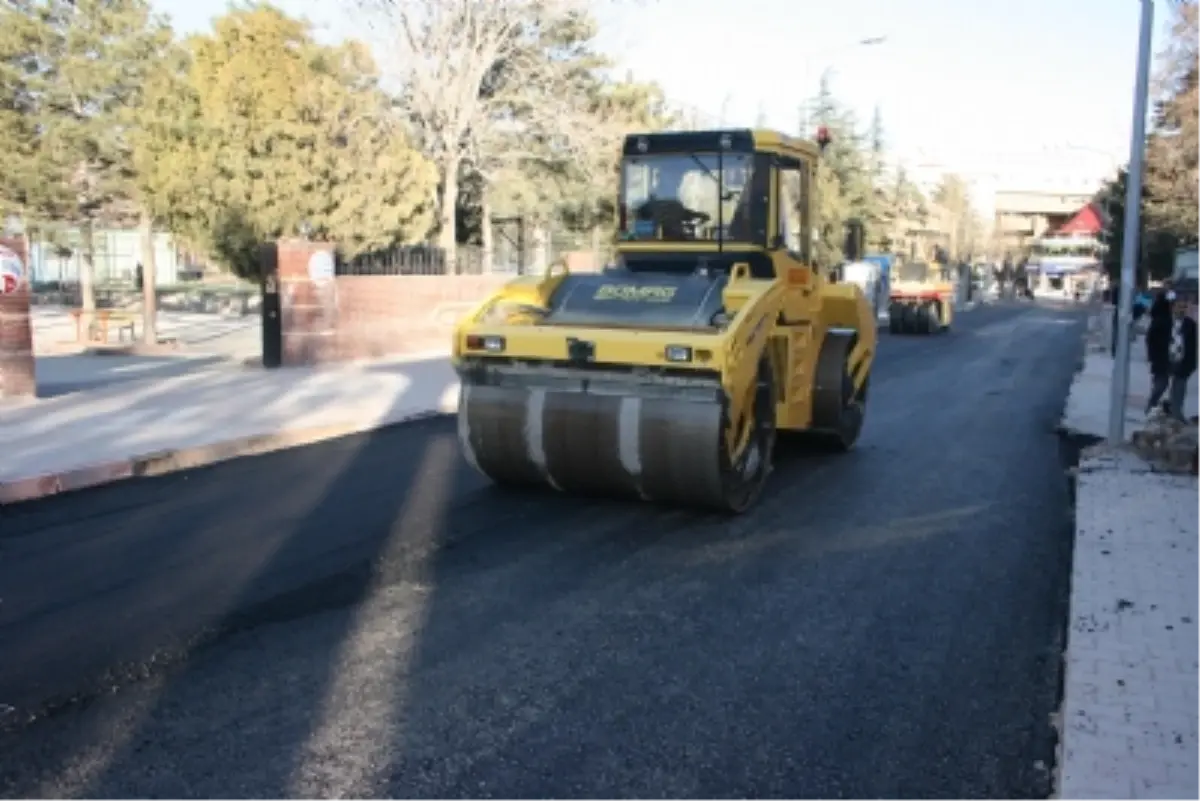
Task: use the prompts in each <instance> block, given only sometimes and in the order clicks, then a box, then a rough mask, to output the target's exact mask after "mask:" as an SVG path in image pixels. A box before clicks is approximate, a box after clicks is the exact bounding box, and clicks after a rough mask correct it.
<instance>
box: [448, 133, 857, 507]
mask: <svg viewBox="0 0 1200 801" xmlns="http://www.w3.org/2000/svg"><path fill="white" fill-rule="evenodd" d="M654 137H658V138H659V140H660V141H663V142H666V145H665V146H666V147H667V148H668V150H667V152H675V151H672V150H670V148H675V147H678V148H684V149H683V150H682V151H680V152H683V153H684V154H685V155H684V157H683V161H684V162H685V163H686V164H687V165H689V166H690V165H691V164H693V162H694V163H697V164H700V166H701V167H703V166H704V165H703V164H702V163H700V162H698V161H695V160H694V159H693V158H692V157H691V156H689V155H686V154H687V153H689V152H691V149H692V148H699V149H701V150H703V148H704V146H703V145H700V144H697V140H696V137H709V138H710V139H711V142H717V141H718V140H720V142H721V144H720V145H719V147H728V146H733V147H749V149H748V150H743V151H740V152H754V153H755V154H756V156H755V158H760V157H765V158H767V159H768V161H760V162H756V164H757V165H758V166H757V167H756V169H758V170H760V172H759V173H758V174H759V175H763V176H765V175H767V174H768V173H773V172H774V171H775V170H776V169H785V168H786V169H792V170H795V169H810V170H813V169H815V163H816V160H817V157H818V156H819V150H818V149H817V148H816V147H815V146H813V145H811V144H809V143H802V142H799V141H797V140H790V139H788V138H786V137H782V136H781V135H778V134H773V133H769V132H768V133H766V134H765V135H764V134H763V133H762V132H753V133H752V132H733V133H732V134H729V135H726V134H725V133H722V132H717V133H703V134H694V135H693V134H656V135H653V137H650V138H654ZM673 137H684V138H683V139H679V138H673ZM640 139H643V137H640V136H635V137H631V138H630V139H629V140H627V141H626V157H627V158H628V157H630V154H631V152H632V153H634V157H636V158H640V155H638V154H641V153H645V152H647V151H650V152H653V151H654V148H655V147H656V145H654V144H649V145H647V143H645V142H640V141H637V140H640ZM667 140H670V141H667ZM674 142H680V143H682V144H674ZM730 143H732V145H731V144H730ZM748 143H752V147H750V145H749V144H748ZM634 144H636V145H637V147H636V148H635V149H634V150H633V151H631V150H630V148H631V147H633V146H634ZM685 144H686V147H685ZM709 146H711V144H710V145H709ZM770 159H777V160H774V161H770ZM789 159H790V160H791V161H789ZM789 165H790V166H789ZM710 177H711V176H710ZM811 177H812V174H811V173H810V179H811ZM772 180H774V179H772ZM756 197H766V195H765V193H764V194H763V195H757V196H756ZM775 203H776V201H775V199H773V198H772V199H770V200H769V201H767V200H764V201H763V204H764V205H762V206H761V207H758V208H757V210H756V211H755V214H756V215H761V216H759V217H757V219H759V220H762V221H763V222H762V223H761V225H762V228H761V229H757V230H760V231H761V236H762V237H763V239H761V240H759V241H757V242H754V243H748V242H741V243H739V244H738V245H736V246H735V247H733V248H728V249H727V248H725V247H723V246H722V245H721V244H719V243H714V244H711V245H709V244H701V243H700V242H695V243H694V244H688V245H684V246H683V247H679V246H678V245H677V244H671V243H670V242H664V243H662V244H659V243H657V242H653V241H652V242H646V243H638V242H634V243H625V242H621V243H618V253H619V257H618V263H617V264H616V265H613V266H610V267H607V268H605V270H603V271H602V272H600V273H590V274H572V273H570V272H569V271H568V270H566V269H565V268H563V269H557V268H552V269H551V270H550V271H548V272H547V273H546V274H545V275H544V276H540V277H533V276H525V277H521V278H517V279H514V280H513V281H511V282H509V283H508V284H506V285H505V286H504V287H502V288H500V289H499V290H498V291H497V292H496V293H495V294H494V295H493V296H492V297H490V298H488V299H487V300H485V301H484V302H483V303H482V304H480V306H479V307H477V308H476V309H475V310H474V311H473V312H471V313H470V314H468V315H466V316H465V317H464V318H463V320H462V321H461V322H460V323H459V325H458V326H457V328H456V331H455V336H454V348H453V361H454V365H455V368H456V370H457V371H458V373H459V376H460V379H461V381H460V386H461V389H460V398H459V412H458V438H459V441H460V444H461V446H462V450H463V454H464V457H465V458H466V459H467V461H468V462H469V463H470V464H471V465H473V466H474V467H475V468H476V469H478V470H479V471H480V472H482V473H484V474H485V475H487V476H488V477H490V478H491V479H492V480H493V481H494V482H495V483H496V484H499V485H521V484H526V485H543V486H546V485H548V486H550V487H552V488H554V489H557V490H560V491H563V492H569V493H574V494H583V495H606V496H614V495H616V496H626V497H632V498H641V499H643V500H648V501H655V502H664V503H668V504H673V505H682V506H690V507H699V508H707V509H712V510H717V511H720V512H724V513H732V514H737V513H741V512H744V511H746V510H747V509H749V508H751V507H752V505H753V504H754V502H755V500H756V499H757V498H758V496H759V494H760V493H761V492H762V489H763V487H764V486H765V483H766V480H767V477H768V476H769V475H770V473H771V470H772V464H773V457H774V453H775V446H776V441H777V439H778V438H779V436H780V435H787V436H789V437H799V438H803V439H806V440H809V441H814V442H817V443H820V444H822V445H824V446H826V447H829V448H832V449H833V450H835V451H848V450H850V449H851V448H853V447H854V445H855V443H856V442H857V440H858V438H859V435H860V433H861V431H862V427H863V421H864V419H865V410H866V402H867V395H868V389H869V385H870V371H871V367H872V364H873V359H874V351H875V346H876V336H877V334H876V327H875V324H874V314H873V313H872V310H871V308H870V306H869V304H868V303H867V301H866V299H865V298H864V297H863V295H862V293H861V291H860V290H859V289H858V287H856V286H853V285H831V284H827V283H826V282H825V281H824V280H823V278H822V276H821V273H820V272H819V271H818V270H816V269H814V265H811V264H808V263H805V262H804V261H802V260H801V259H799V258H797V254H793V253H791V252H789V251H787V250H786V249H785V248H784V247H783V246H782V237H776V236H775V235H774V233H773V231H774V228H773V226H775V224H776V223H775V221H777V220H779V215H777V214H776V213H775V211H774V208H775ZM750 230H755V229H754V226H753V225H751V226H750Z"/></svg>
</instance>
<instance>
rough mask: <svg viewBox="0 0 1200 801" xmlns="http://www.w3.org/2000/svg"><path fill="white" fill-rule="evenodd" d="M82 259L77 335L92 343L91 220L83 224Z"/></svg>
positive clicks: (93, 260) (93, 241)
mask: <svg viewBox="0 0 1200 801" xmlns="http://www.w3.org/2000/svg"><path fill="white" fill-rule="evenodd" d="M82 233H83V259H82V261H81V262H80V264H79V307H80V310H81V313H80V315H79V323H78V325H79V333H80V334H81V335H82V337H83V341H84V342H91V341H92V322H93V321H94V320H95V318H96V314H95V312H96V231H95V225H94V224H93V222H92V221H91V220H87V221H86V222H85V223H84V224H83V231H82Z"/></svg>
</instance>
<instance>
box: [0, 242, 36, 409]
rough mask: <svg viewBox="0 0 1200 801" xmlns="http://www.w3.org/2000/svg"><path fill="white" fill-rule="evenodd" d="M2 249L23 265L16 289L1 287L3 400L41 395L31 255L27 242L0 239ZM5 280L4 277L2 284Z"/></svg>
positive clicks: (0, 377)
mask: <svg viewBox="0 0 1200 801" xmlns="http://www.w3.org/2000/svg"><path fill="white" fill-rule="evenodd" d="M0 246H3V247H4V248H6V249H8V250H9V251H11V252H12V253H15V254H16V255H17V257H18V259H20V262H21V276H20V278H19V280H17V281H15V286H12V285H10V284H3V285H0V398H13V397H29V396H33V395H36V394H37V382H36V378H35V372H34V362H33V327H32V325H31V324H30V321H29V251H28V248H27V245H26V242H25V240H24V238H12V237H0ZM3 255H8V254H3ZM4 278H5V276H4V275H3V274H0V281H4ZM9 278H10V280H11V279H12V278H16V276H11V275H10V276H9ZM10 290H11V291H10Z"/></svg>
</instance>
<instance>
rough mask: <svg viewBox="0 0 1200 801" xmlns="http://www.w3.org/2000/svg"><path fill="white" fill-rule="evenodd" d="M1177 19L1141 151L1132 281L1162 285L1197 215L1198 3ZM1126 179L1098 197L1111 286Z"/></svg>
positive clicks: (1190, 240) (1181, 8)
mask: <svg viewBox="0 0 1200 801" xmlns="http://www.w3.org/2000/svg"><path fill="white" fill-rule="evenodd" d="M1173 13H1174V15H1175V16H1174V19H1173V21H1172V26H1171V33H1170V36H1169V41H1168V43H1167V46H1166V48H1165V49H1164V51H1163V52H1162V53H1161V54H1160V56H1159V62H1158V69H1157V74H1156V76H1155V81H1154V86H1155V89H1156V91H1157V93H1158V98H1157V102H1156V103H1155V109H1154V117H1153V122H1154V127H1153V130H1152V131H1151V133H1150V135H1149V137H1148V141H1147V147H1146V165H1145V181H1144V184H1143V187H1142V205H1141V212H1140V213H1141V232H1140V242H1139V246H1138V263H1137V270H1136V272H1137V275H1138V279H1139V281H1144V280H1145V279H1146V278H1153V279H1161V278H1165V277H1167V276H1168V275H1169V274H1170V273H1171V271H1172V269H1173V267H1174V254H1175V249H1176V248H1177V247H1180V246H1183V245H1188V244H1194V243H1195V242H1196V240H1197V226H1198V225H1200V221H1198V219H1197V207H1198V205H1200V189H1198V186H1200V174H1198V170H1197V149H1198V147H1200V145H1198V142H1197V128H1198V126H1200V110H1198V108H1197V85H1198V81H1197V57H1198V50H1200V46H1198V44H1197V36H1198V32H1197V3H1196V0H1182V2H1177V3H1175V4H1173ZM1126 180H1127V173H1126V171H1125V170H1124V169H1122V170H1120V171H1119V172H1118V174H1117V176H1116V177H1115V178H1114V179H1113V180H1111V181H1109V182H1108V183H1107V184H1106V185H1105V186H1104V187H1103V188H1102V189H1101V190H1100V192H1099V193H1098V194H1097V195H1096V198H1095V200H1096V203H1097V204H1098V205H1099V206H1100V207H1101V208H1102V209H1104V211H1105V219H1106V227H1105V242H1106V244H1107V245H1108V251H1107V253H1106V254H1105V258H1104V264H1105V269H1106V271H1107V272H1108V274H1109V276H1110V277H1111V278H1113V279H1116V278H1117V276H1119V274H1120V271H1121V254H1122V250H1123V248H1124V242H1125V210H1126V209H1125V192H1126Z"/></svg>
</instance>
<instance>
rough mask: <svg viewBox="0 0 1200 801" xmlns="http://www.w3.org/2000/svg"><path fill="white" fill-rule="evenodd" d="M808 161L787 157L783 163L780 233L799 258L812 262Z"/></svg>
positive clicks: (780, 189)
mask: <svg viewBox="0 0 1200 801" xmlns="http://www.w3.org/2000/svg"><path fill="white" fill-rule="evenodd" d="M808 192H809V176H808V164H806V163H805V162H803V161H799V160H797V159H786V160H783V161H781V162H780V164H779V205H778V209H779V235H780V236H781V237H782V238H783V245H784V247H785V248H787V250H788V252H789V253H790V254H791V255H792V256H793V257H795V258H797V259H799V260H800V261H803V262H806V263H807V262H809V261H810V258H809V257H810V254H811V251H812V234H811V221H810V219H809V212H808V206H809V204H808V202H807V197H808Z"/></svg>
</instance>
